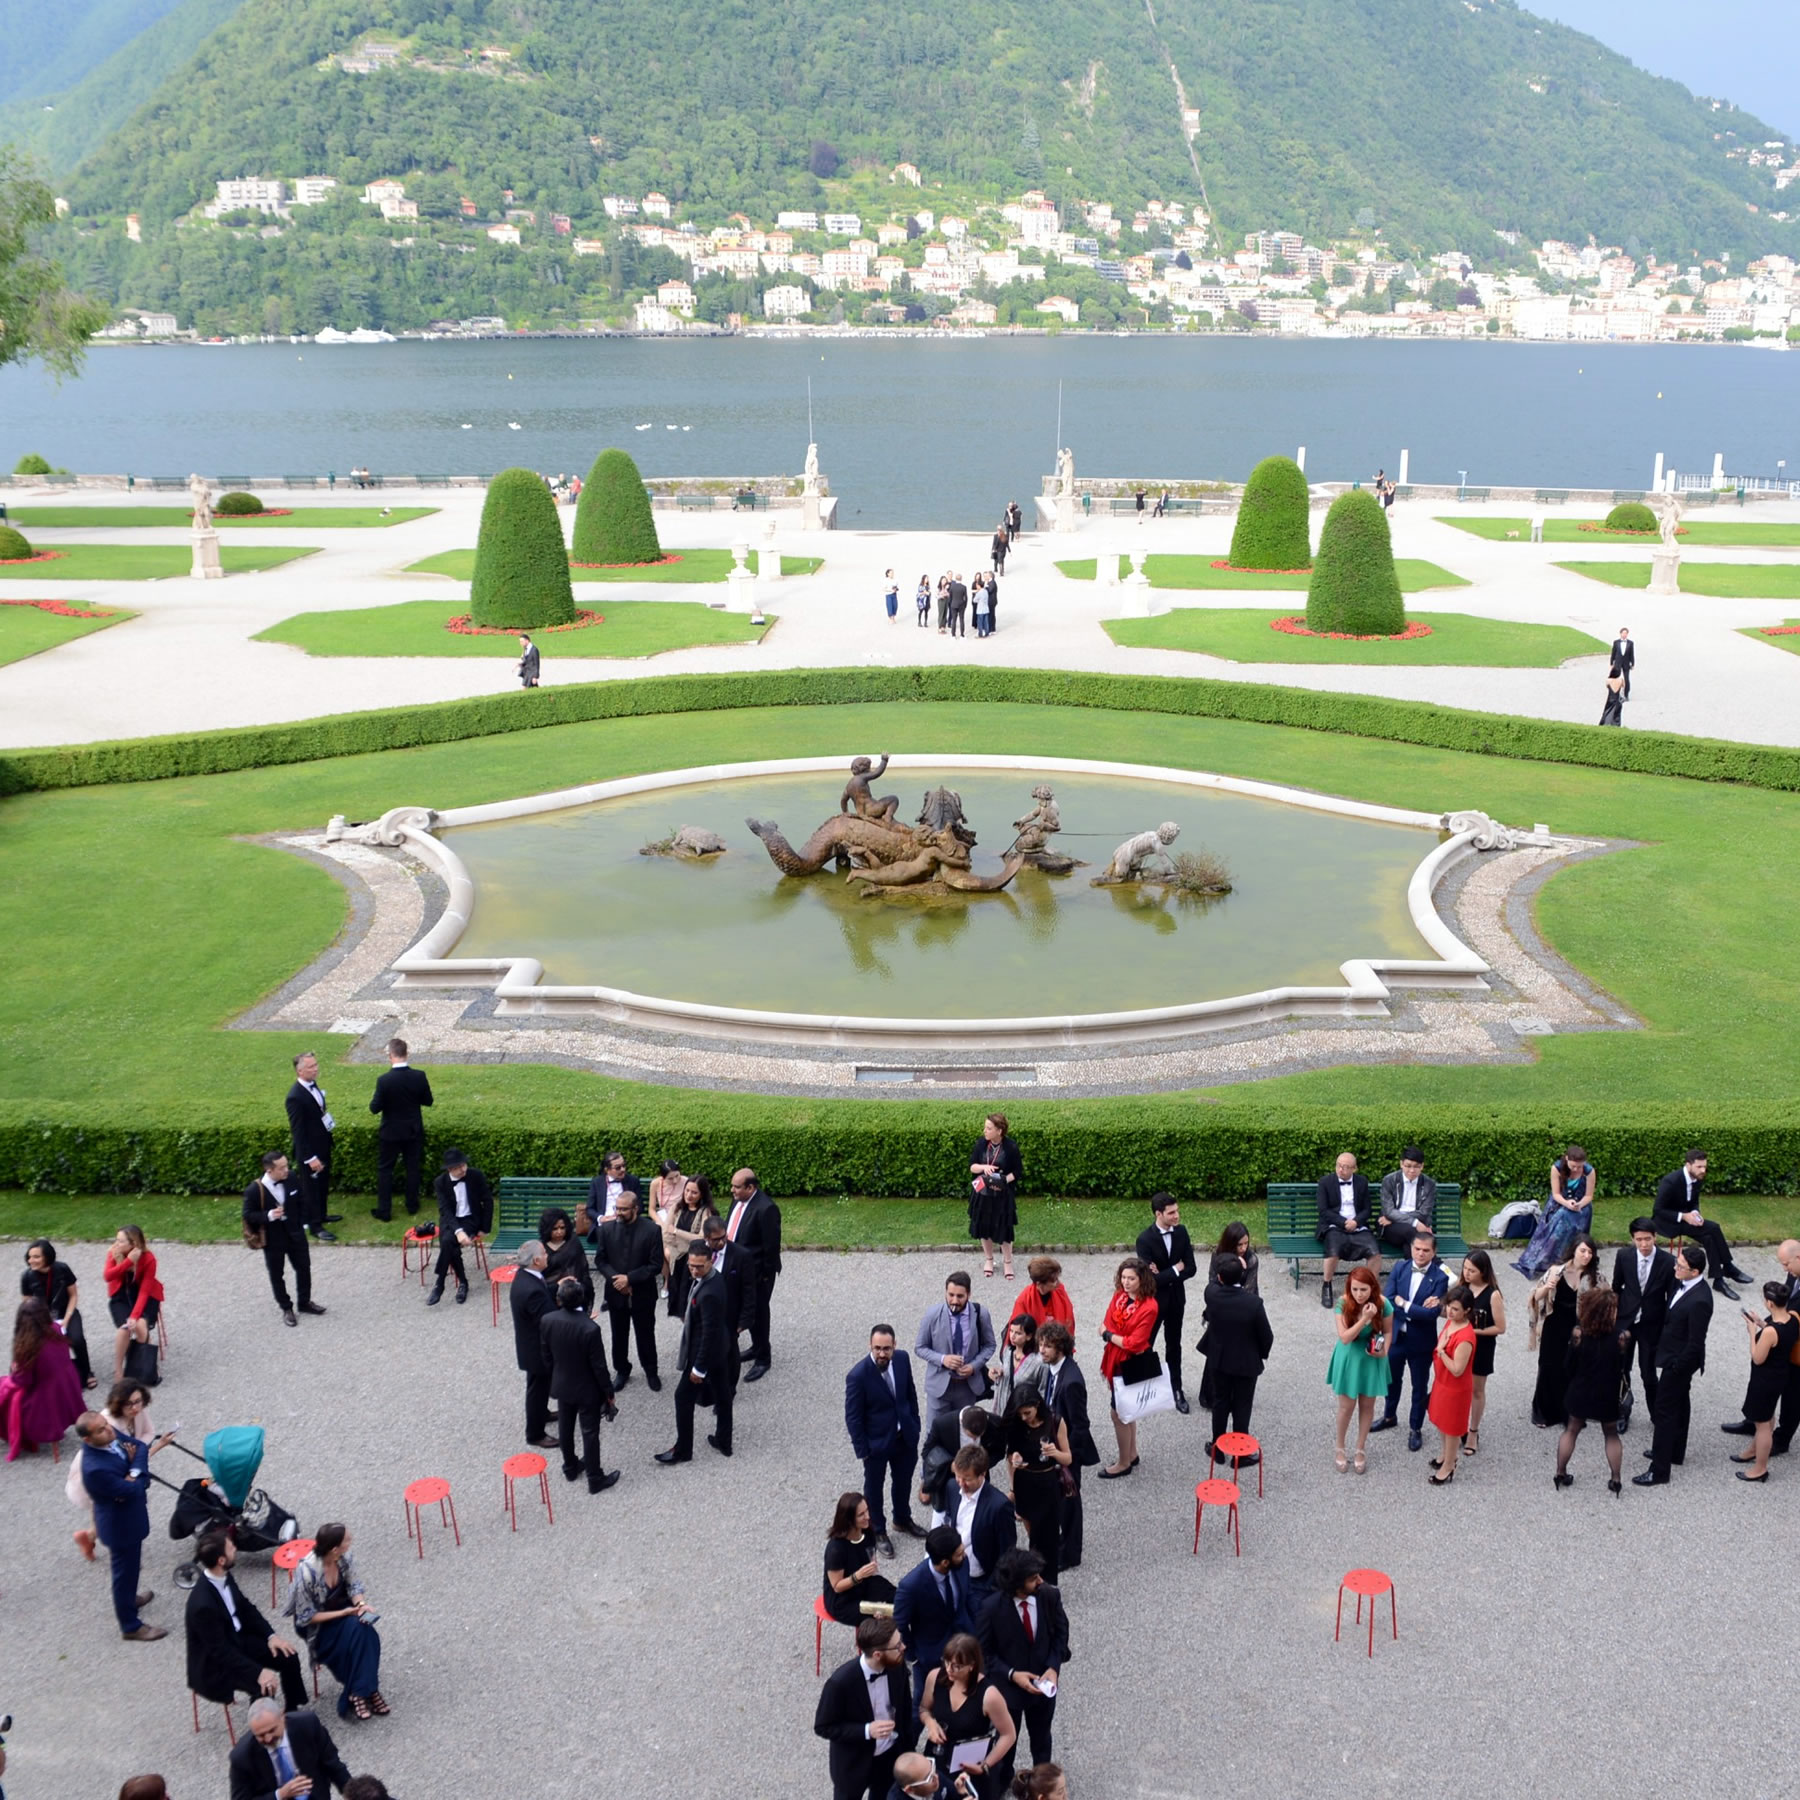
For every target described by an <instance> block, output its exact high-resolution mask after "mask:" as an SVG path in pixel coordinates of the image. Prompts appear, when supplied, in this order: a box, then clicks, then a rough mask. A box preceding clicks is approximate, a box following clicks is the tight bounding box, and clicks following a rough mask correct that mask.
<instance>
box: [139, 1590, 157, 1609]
mask: <svg viewBox="0 0 1800 1800" xmlns="http://www.w3.org/2000/svg"><path fill="white" fill-rule="evenodd" d="M155 1598H156V1590H155V1589H154V1588H145V1589H144V1591H143V1592H142V1593H141V1594H139V1595H138V1597H137V1603H138V1605H139V1606H148V1605H149V1604H150V1602H151V1601H152V1600H154V1599H155Z"/></svg>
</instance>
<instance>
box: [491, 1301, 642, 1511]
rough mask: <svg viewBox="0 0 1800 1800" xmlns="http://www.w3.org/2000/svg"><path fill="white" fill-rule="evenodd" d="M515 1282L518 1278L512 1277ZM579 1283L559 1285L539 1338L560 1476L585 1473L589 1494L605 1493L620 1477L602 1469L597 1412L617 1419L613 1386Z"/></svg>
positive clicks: (569, 1478) (576, 1477) (541, 1322)
mask: <svg viewBox="0 0 1800 1800" xmlns="http://www.w3.org/2000/svg"><path fill="white" fill-rule="evenodd" d="M514 1285H515V1286H517V1278H515V1280H514ZM581 1300H582V1293H581V1283H580V1282H579V1281H576V1280H574V1279H573V1278H567V1279H565V1280H563V1281H560V1282H558V1283H557V1288H556V1306H555V1309H554V1310H553V1311H551V1312H547V1313H545V1314H544V1316H543V1317H542V1318H541V1319H539V1320H538V1342H539V1344H540V1345H541V1346H542V1348H543V1352H544V1357H545V1359H546V1360H547V1361H548V1362H549V1364H550V1397H551V1399H553V1400H554V1401H555V1402H556V1438H557V1447H558V1448H559V1449H560V1450H561V1451H562V1468H563V1478H564V1480H566V1481H577V1480H579V1479H580V1477H581V1475H582V1473H583V1471H584V1470H585V1471H586V1474H587V1484H588V1492H589V1493H590V1494H603V1493H605V1492H606V1490H607V1489H608V1488H609V1487H611V1486H612V1485H613V1483H614V1482H615V1481H617V1480H618V1479H619V1471H618V1470H617V1469H614V1470H613V1472H612V1473H611V1474H610V1475H609V1474H607V1472H606V1471H605V1470H604V1469H602V1468H601V1467H600V1415H601V1413H603V1412H604V1413H605V1414H606V1416H607V1417H608V1418H609V1419H611V1418H616V1417H617V1416H618V1408H617V1407H615V1406H614V1405H613V1386H612V1380H611V1377H610V1376H609V1375H608V1374H607V1370H606V1345H605V1343H604V1342H603V1341H602V1340H601V1336H600V1327H599V1326H598V1325H596V1324H595V1323H594V1321H593V1320H592V1319H590V1318H589V1317H588V1316H587V1314H586V1313H584V1312H583V1311H582V1310H581ZM577 1420H579V1421H580V1423H581V1461H580V1462H577V1461H576V1460H575V1424H576V1421H577Z"/></svg>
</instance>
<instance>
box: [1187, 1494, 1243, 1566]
mask: <svg viewBox="0 0 1800 1800" xmlns="http://www.w3.org/2000/svg"><path fill="white" fill-rule="evenodd" d="M1209 1506H1223V1507H1225V1508H1226V1509H1227V1510H1226V1513H1225V1528H1226V1530H1228V1531H1229V1532H1230V1533H1231V1538H1232V1542H1233V1543H1234V1544H1236V1546H1237V1553H1238V1555H1239V1556H1242V1555H1243V1554H1244V1540H1243V1538H1242V1536H1241V1535H1240V1534H1239V1531H1238V1484H1237V1483H1236V1482H1235V1481H1203V1482H1201V1483H1200V1485H1199V1486H1198V1487H1197V1488H1195V1489H1194V1554H1195V1555H1196V1556H1198V1555H1199V1554H1200V1521H1201V1520H1202V1519H1203V1518H1205V1516H1206V1509H1207V1507H1209Z"/></svg>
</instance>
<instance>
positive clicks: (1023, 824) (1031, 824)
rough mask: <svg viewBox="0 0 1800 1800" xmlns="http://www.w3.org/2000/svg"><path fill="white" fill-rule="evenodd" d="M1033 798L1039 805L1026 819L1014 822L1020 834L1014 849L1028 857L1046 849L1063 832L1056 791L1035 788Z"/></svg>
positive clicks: (1032, 793) (1014, 826)
mask: <svg viewBox="0 0 1800 1800" xmlns="http://www.w3.org/2000/svg"><path fill="white" fill-rule="evenodd" d="M1031 797H1032V799H1034V800H1035V801H1036V802H1037V805H1036V806H1035V807H1033V808H1032V810H1031V811H1030V812H1028V813H1027V814H1026V815H1025V816H1024V818H1022V819H1014V820H1013V828H1014V829H1015V830H1016V831H1017V832H1018V834H1019V836H1018V841H1017V842H1016V843H1015V844H1014V845H1013V848H1014V849H1015V850H1018V851H1020V852H1022V853H1023V854H1024V855H1026V856H1031V855H1033V854H1034V853H1036V852H1037V851H1040V850H1042V849H1044V848H1045V847H1046V846H1047V845H1048V844H1049V842H1050V839H1051V838H1052V837H1053V836H1054V835H1055V834H1056V833H1057V832H1059V831H1061V830H1062V814H1061V813H1060V812H1059V811H1058V810H1057V806H1056V794H1055V791H1054V790H1053V789H1051V788H1048V787H1042V786H1040V787H1034V788H1033V789H1032V790H1031Z"/></svg>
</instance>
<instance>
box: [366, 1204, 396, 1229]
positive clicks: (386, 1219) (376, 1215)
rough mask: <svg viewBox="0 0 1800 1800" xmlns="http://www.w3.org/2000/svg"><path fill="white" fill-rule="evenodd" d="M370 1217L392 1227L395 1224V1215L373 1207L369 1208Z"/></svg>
mask: <svg viewBox="0 0 1800 1800" xmlns="http://www.w3.org/2000/svg"><path fill="white" fill-rule="evenodd" d="M369 1217H370V1218H371V1219H379V1220H380V1221H381V1222H382V1224H384V1225H391V1224H392V1223H393V1222H394V1215H393V1214H392V1213H391V1212H382V1211H381V1210H380V1209H379V1208H378V1207H373V1206H371V1207H370V1208H369Z"/></svg>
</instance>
